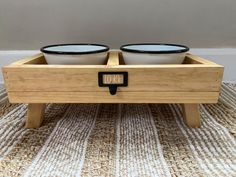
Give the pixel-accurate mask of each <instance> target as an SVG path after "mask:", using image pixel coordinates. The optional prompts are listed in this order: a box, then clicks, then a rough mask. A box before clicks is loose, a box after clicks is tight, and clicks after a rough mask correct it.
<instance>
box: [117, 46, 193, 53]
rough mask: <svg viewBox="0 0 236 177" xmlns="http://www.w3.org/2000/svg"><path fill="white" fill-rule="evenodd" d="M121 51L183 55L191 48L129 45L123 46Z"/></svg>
mask: <svg viewBox="0 0 236 177" xmlns="http://www.w3.org/2000/svg"><path fill="white" fill-rule="evenodd" d="M121 50H123V51H127V52H135V53H183V52H187V51H188V50H189V48H188V47H186V46H182V45H177V44H128V45H124V46H122V47H121Z"/></svg>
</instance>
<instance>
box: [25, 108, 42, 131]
mask: <svg viewBox="0 0 236 177" xmlns="http://www.w3.org/2000/svg"><path fill="white" fill-rule="evenodd" d="M45 106H46V104H29V105H28V113H27V118H26V125H25V127H26V128H39V127H40V126H41V123H42V121H43V118H44V111H45Z"/></svg>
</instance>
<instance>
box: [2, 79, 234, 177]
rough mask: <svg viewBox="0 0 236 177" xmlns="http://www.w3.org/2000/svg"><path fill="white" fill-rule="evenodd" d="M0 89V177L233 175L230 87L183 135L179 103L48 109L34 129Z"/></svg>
mask: <svg viewBox="0 0 236 177" xmlns="http://www.w3.org/2000/svg"><path fill="white" fill-rule="evenodd" d="M26 111H27V105H25V104H10V103H9V102H8V99H7V95H6V91H5V90H4V88H1V89H0V176H1V177H15V176H24V177H31V176H33V177H41V176H45V177H70V176H71V177H74V176H78V177H79V176H83V177H85V176H86V177H90V176H92V177H93V176H94V177H108V176H112V177H113V176H116V177H126V176H130V177H155V176H191V177H195V176H201V177H202V176H206V177H211V176H212V177H216V176H227V177H228V176H229V177H230V176H232V177H233V176H236V141H235V138H236V85H234V84H223V85H222V91H221V97H220V99H219V103H218V104H204V105H200V113H201V118H202V126H201V128H199V129H190V128H188V127H186V126H185V124H184V123H183V120H182V110H181V108H180V105H178V104H48V105H47V107H46V113H45V119H44V121H43V125H42V127H40V128H39V129H25V128H24V123H25V117H26Z"/></svg>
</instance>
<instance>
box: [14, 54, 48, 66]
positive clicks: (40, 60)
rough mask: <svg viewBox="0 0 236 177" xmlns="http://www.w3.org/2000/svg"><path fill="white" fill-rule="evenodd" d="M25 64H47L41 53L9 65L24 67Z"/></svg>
mask: <svg viewBox="0 0 236 177" xmlns="http://www.w3.org/2000/svg"><path fill="white" fill-rule="evenodd" d="M26 64H47V62H46V60H45V58H44V56H43V54H42V53H39V54H36V55H34V56H31V57H28V58H25V59H21V60H18V61H16V62H14V63H12V64H11V65H17V66H19V65H26Z"/></svg>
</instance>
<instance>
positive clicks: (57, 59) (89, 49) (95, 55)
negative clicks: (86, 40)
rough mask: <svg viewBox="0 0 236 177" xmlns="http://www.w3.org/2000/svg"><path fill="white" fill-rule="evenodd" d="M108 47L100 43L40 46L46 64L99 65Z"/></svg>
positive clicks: (104, 57) (103, 59)
mask: <svg viewBox="0 0 236 177" xmlns="http://www.w3.org/2000/svg"><path fill="white" fill-rule="evenodd" d="M108 50H109V47H107V46H105V45H100V44H57V45H49V46H45V47H43V48H41V52H43V54H44V57H45V59H46V61H47V63H48V64H63V65H73V64H77V65H101V64H104V61H105V59H106V57H107V52H108Z"/></svg>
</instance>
